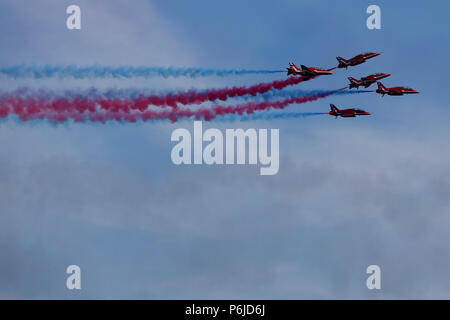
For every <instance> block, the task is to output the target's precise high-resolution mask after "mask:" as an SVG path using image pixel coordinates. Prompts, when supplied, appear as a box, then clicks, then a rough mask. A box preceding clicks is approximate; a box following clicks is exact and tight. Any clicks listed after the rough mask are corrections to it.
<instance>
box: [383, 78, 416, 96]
mask: <svg viewBox="0 0 450 320" xmlns="http://www.w3.org/2000/svg"><path fill="white" fill-rule="evenodd" d="M377 84H378V89H377V90H376V93H379V94H382V95H383V96H384V95H385V94H387V95H388V96H402V95H404V94H412V93H419V91H417V90H414V89H411V88H405V87H392V88H386V87H385V86H384V85H383V84H382V83H381V82H379V81H378V82H377Z"/></svg>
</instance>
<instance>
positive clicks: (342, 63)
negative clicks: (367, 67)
mask: <svg viewBox="0 0 450 320" xmlns="http://www.w3.org/2000/svg"><path fill="white" fill-rule="evenodd" d="M380 54H381V53H377V52H368V53H362V54H358V55H357V56H354V57H353V58H351V59H349V60H346V59H344V58H342V57H336V59H337V61H338V62H339V65H338V66H337V67H338V68H345V69H347V67H348V66H356V65H358V64H361V63H363V62H366V60H367V59H370V58H373V57H376V56H379V55H380Z"/></svg>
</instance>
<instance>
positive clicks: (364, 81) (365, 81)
mask: <svg viewBox="0 0 450 320" xmlns="http://www.w3.org/2000/svg"><path fill="white" fill-rule="evenodd" d="M390 75H391V74H390V73H376V74H371V75H370V76H367V77H362V78H361V79H360V80H358V79H355V78H352V77H348V80H349V81H350V84H349V88H350V89H351V88H356V89H358V88H359V86H362V87H364V88H368V87H370V86H371V85H372V84H373V83H375V82H377V81H378V80H381V79H384V78H387V77H389V76H390Z"/></svg>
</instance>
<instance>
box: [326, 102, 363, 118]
mask: <svg viewBox="0 0 450 320" xmlns="http://www.w3.org/2000/svg"><path fill="white" fill-rule="evenodd" d="M330 108H331V111H330V112H328V114H329V115H331V116H335V117H336V118H337V117H343V118H355V117H356V116H368V115H370V112H367V111H364V110H361V109H343V110H339V109H338V108H337V107H336V106H335V105H334V104H330Z"/></svg>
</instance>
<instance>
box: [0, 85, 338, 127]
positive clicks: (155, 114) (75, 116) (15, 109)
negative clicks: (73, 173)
mask: <svg viewBox="0 0 450 320" xmlns="http://www.w3.org/2000/svg"><path fill="white" fill-rule="evenodd" d="M341 90H342V89H337V90H330V91H327V92H322V93H319V94H313V95H307V96H302V97H296V98H287V99H284V100H278V101H264V102H259V103H258V102H248V103H243V104H238V105H235V106H222V105H213V106H212V107H210V108H205V107H201V108H198V109H189V108H183V109H181V108H176V109H163V110H148V109H144V110H133V109H131V108H130V107H129V106H128V105H124V104H119V105H113V106H111V105H109V107H108V108H103V107H102V106H101V102H98V101H97V102H96V101H90V102H89V103H86V102H85V101H84V102H81V103H78V102H80V101H79V100H74V101H72V102H67V101H53V102H51V103H47V102H45V101H42V100H37V101H35V100H33V101H32V102H31V103H30V101H28V105H26V106H24V102H23V101H22V100H23V99H22V98H8V99H6V100H3V101H0V118H5V117H7V116H9V115H12V114H15V115H18V116H19V118H20V120H22V121H28V120H44V119H48V120H50V121H53V122H56V123H61V122H66V121H68V120H74V121H75V122H84V121H92V122H102V123H105V122H106V121H110V120H114V121H125V122H137V121H139V120H141V121H148V120H164V119H168V120H170V121H171V122H176V121H177V120H178V119H181V118H194V119H199V120H202V119H203V120H205V121H210V120H213V119H215V118H216V117H217V116H219V115H228V114H231V115H237V114H238V115H244V114H253V113H254V112H256V111H263V110H270V109H272V108H273V109H284V108H285V107H287V106H288V105H290V104H302V103H306V102H311V101H315V100H318V99H321V98H325V97H327V96H329V95H333V94H336V93H337V92H339V91H341ZM97 103H98V104H100V109H99V108H97V107H98V106H97Z"/></svg>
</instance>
